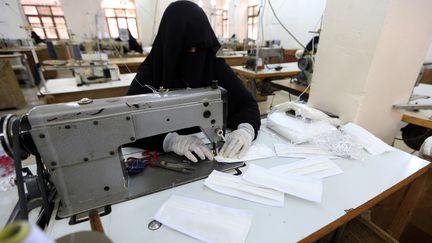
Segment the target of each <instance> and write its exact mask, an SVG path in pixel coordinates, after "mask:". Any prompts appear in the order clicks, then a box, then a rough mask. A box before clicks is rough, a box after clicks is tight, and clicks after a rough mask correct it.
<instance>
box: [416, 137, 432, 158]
mask: <svg viewBox="0 0 432 243" xmlns="http://www.w3.org/2000/svg"><path fill="white" fill-rule="evenodd" d="M419 154H420V158H424V156H429V157H430V156H432V137H428V138H426V140H424V142H423V144H422V146H421V147H420V150H419Z"/></svg>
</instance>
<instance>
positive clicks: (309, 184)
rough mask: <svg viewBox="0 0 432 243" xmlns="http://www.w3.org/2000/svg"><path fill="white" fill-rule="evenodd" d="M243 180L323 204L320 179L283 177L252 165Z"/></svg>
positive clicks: (294, 176)
mask: <svg viewBox="0 0 432 243" xmlns="http://www.w3.org/2000/svg"><path fill="white" fill-rule="evenodd" d="M243 179H245V180H246V181H249V182H251V183H255V184H258V185H261V186H264V187H268V188H272V189H275V190H278V191H281V192H285V193H287V194H290V195H293V196H296V197H299V198H303V199H306V200H310V201H314V202H321V195H322V190H323V185H322V181H321V180H320V179H315V178H309V177H305V176H296V175H281V174H278V173H275V172H273V171H271V170H270V169H266V168H263V167H260V166H257V165H254V164H250V165H249V166H248V169H247V170H246V172H245V173H244V174H243Z"/></svg>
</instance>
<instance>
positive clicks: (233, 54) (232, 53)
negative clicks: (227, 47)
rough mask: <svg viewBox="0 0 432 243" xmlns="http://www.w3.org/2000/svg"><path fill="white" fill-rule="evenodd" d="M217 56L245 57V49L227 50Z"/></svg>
mask: <svg viewBox="0 0 432 243" xmlns="http://www.w3.org/2000/svg"><path fill="white" fill-rule="evenodd" d="M217 57H220V58H225V59H230V58H241V57H247V51H228V52H223V53H222V54H220V55H218V56H217Z"/></svg>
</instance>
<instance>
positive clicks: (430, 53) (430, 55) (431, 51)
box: [425, 43, 432, 62]
mask: <svg viewBox="0 0 432 243" xmlns="http://www.w3.org/2000/svg"><path fill="white" fill-rule="evenodd" d="M425 62H432V43H431V45H430V46H429V51H428V53H427V55H426V59H425Z"/></svg>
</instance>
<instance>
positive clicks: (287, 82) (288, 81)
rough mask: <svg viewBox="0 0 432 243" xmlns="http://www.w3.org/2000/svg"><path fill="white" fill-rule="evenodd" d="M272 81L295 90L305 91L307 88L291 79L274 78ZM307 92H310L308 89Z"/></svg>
mask: <svg viewBox="0 0 432 243" xmlns="http://www.w3.org/2000/svg"><path fill="white" fill-rule="evenodd" d="M271 83H272V84H276V85H278V86H281V87H285V88H287V89H288V90H295V91H297V92H303V91H304V90H305V89H306V88H307V87H306V86H304V85H300V84H296V83H294V82H292V81H291V79H279V80H272V81H271ZM305 93H309V90H306V92H305Z"/></svg>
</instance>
